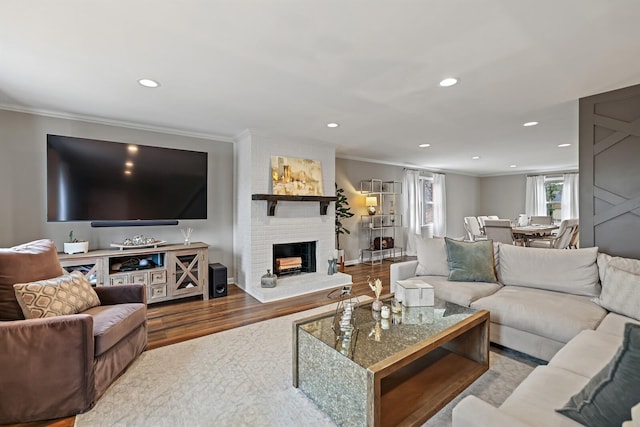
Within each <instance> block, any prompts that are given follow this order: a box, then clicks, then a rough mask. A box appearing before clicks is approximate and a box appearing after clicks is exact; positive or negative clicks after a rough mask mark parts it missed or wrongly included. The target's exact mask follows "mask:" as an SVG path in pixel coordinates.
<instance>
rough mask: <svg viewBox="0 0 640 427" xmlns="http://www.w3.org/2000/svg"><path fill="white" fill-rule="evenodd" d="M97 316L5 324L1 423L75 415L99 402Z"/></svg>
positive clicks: (0, 356)
mask: <svg viewBox="0 0 640 427" xmlns="http://www.w3.org/2000/svg"><path fill="white" fill-rule="evenodd" d="M93 356H94V342H93V318H92V317H91V316H89V315H87V314H74V315H68V316H57V317H49V318H44V319H30V320H16V321H11V322H0V424H5V423H17V422H28V421H33V420H43V419H50V418H59V417H64V416H70V415H75V414H77V413H80V412H82V411H85V410H87V409H88V408H89V406H90V405H91V404H92V403H93V399H94V395H95V392H94V389H95V381H94V369H93V362H94V360H93Z"/></svg>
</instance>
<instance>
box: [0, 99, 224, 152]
mask: <svg viewBox="0 0 640 427" xmlns="http://www.w3.org/2000/svg"><path fill="white" fill-rule="evenodd" d="M0 110H7V111H13V112H16V113H26V114H34V115H37V116H43V117H52V118H56V119H66V120H75V121H79V122H86V123H94V124H99V125H107V126H118V127H124V128H129V129H135V130H142V131H147V132H158V133H166V134H170V135H177V136H185V137H189V138H198V139H207V140H215V141H220V142H229V143H234V142H235V141H234V139H233V138H230V137H228V136H221V135H215V134H209V133H204V132H191V131H187V130H184V129H175V128H170V127H163V126H153V125H144V124H141V123H134V122H127V121H124V120H111V119H105V118H101V117H94V116H85V115H82V114H72V113H65V112H61V111H52V110H43V109H39V108H29V107H22V106H16V105H6V104H0Z"/></svg>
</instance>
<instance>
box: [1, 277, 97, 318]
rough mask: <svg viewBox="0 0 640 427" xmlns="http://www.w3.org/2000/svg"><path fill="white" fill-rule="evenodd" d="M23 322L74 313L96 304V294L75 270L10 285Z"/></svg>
mask: <svg viewBox="0 0 640 427" xmlns="http://www.w3.org/2000/svg"><path fill="white" fill-rule="evenodd" d="M13 289H14V291H15V293H16V299H17V300H18V304H20V308H22V313H23V314H24V317H25V319H37V318H41V317H54V316H62V315H64V314H76V313H80V312H82V311H85V310H87V309H89V308H91V307H96V306H98V305H100V299H99V298H98V294H96V291H95V290H94V289H93V288H92V287H91V284H90V283H89V281H88V280H87V279H86V278H85V277H84V275H83V274H82V273H81V272H79V271H74V272H73V273H71V274H69V275H64V276H60V277H56V278H54V279H48V280H40V281H38V282H31V283H18V284H15V285H13Z"/></svg>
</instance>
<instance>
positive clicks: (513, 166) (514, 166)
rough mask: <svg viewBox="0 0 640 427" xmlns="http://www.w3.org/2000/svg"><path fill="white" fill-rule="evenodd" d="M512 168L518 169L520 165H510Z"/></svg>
mask: <svg viewBox="0 0 640 427" xmlns="http://www.w3.org/2000/svg"><path fill="white" fill-rule="evenodd" d="M509 167H510V168H517V167H518V165H509Z"/></svg>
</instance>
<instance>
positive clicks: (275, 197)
mask: <svg viewBox="0 0 640 427" xmlns="http://www.w3.org/2000/svg"><path fill="white" fill-rule="evenodd" d="M251 200H266V201H267V215H268V216H274V215H275V212H276V205H277V204H278V202H320V215H326V214H327V208H328V207H329V203H330V202H335V201H336V200H338V198H337V197H336V196H286V195H279V194H252V195H251Z"/></svg>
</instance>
